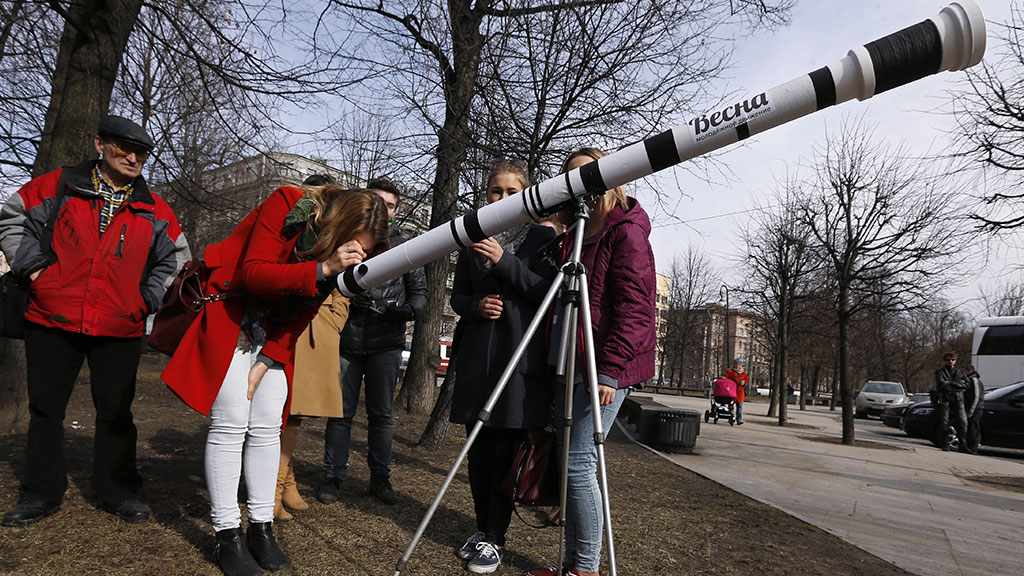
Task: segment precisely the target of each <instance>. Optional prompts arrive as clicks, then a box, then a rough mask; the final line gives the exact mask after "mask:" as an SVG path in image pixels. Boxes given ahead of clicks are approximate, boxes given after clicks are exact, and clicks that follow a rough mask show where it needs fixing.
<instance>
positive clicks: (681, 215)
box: [638, 0, 1019, 312]
mask: <svg viewBox="0 0 1024 576" xmlns="http://www.w3.org/2000/svg"><path fill="white" fill-rule="evenodd" d="M947 4H949V2H948V1H947V2H943V1H937V0H898V1H891V0H890V1H885V2H881V1H871V2H860V1H851V0H801V1H800V2H798V3H797V6H796V8H795V10H794V12H793V18H792V22H791V24H790V25H789V26H788V27H785V28H782V29H779V30H777V31H774V32H771V33H767V32H766V33H761V34H756V35H753V36H751V37H747V38H741V39H739V40H738V41H737V44H736V54H735V67H734V68H733V70H732V71H731V72H730V73H729V74H728V75H727V76H728V78H727V79H725V80H723V81H722V83H721V84H719V88H720V89H721V90H722V91H723V92H724V91H726V90H734V91H736V92H737V93H739V94H749V93H757V92H760V91H763V90H766V89H769V88H773V87H775V86H778V85H779V84H782V83H784V82H786V81H789V80H791V79H793V78H795V77H797V76H800V75H802V74H806V73H808V72H810V71H812V70H814V69H817V68H820V67H821V66H824V65H826V64H829V63H831V62H833V61H835V60H838V59H840V58H842V57H843V56H844V55H845V54H846V53H847V52H848V51H849V50H850V49H852V48H855V47H857V46H860V45H863V44H866V43H868V42H871V41H873V40H876V39H878V38H880V37H882V36H885V35H887V34H890V33H892V32H895V31H897V30H900V29H902V28H905V27H907V26H910V25H913V24H916V23H918V22H921V21H922V20H925V19H927V18H929V17H931V16H933V15H935V14H937V13H938V12H939V10H941V9H942V8H943V7H944V6H946V5H947ZM979 4H980V5H981V7H982V10H983V11H984V13H985V18H986V21H987V22H988V23H989V25H988V49H987V51H986V56H985V58H986V60H987V59H989V58H991V57H992V56H993V55H994V54H995V53H996V51H997V50H998V49H999V46H998V42H997V40H996V39H994V38H993V35H992V32H993V26H992V24H993V23H994V22H997V23H1002V22H1004V21H1006V20H1007V19H1008V16H1009V6H1008V4H1009V2H1008V0H979ZM962 77H963V73H958V72H943V73H941V74H938V75H935V76H931V77H929V78H925V79H922V80H919V81H917V82H915V83H912V84H909V85H907V86H903V87H900V88H897V89H894V90H891V91H889V92H885V93H883V94H881V95H878V96H876V97H874V98H872V99H869V100H867V101H865V102H859V101H856V100H855V101H851V102H846V103H844V104H842V105H839V106H836V107H833V108H829V109H826V110H823V111H821V112H818V113H816V114H812V115H810V116H806V117H804V118H801V119H798V120H794V121H793V122H790V123H788V124H785V125H782V126H779V127H777V128H774V129H772V130H770V131H768V132H765V133H763V134H759V135H756V136H753V137H751V138H750V139H749V140H747V141H746V144H745V146H743V147H740V148H735V149H734V150H731V151H730V152H728V153H727V154H726V155H724V156H723V160H724V161H725V162H727V163H728V165H729V167H730V169H731V171H732V176H731V177H729V178H717V179H716V180H715V182H714V183H713V184H709V183H707V182H704V181H702V180H700V179H698V178H696V177H693V176H690V175H688V174H686V173H685V171H684V170H680V169H678V168H677V169H674V170H671V172H672V173H671V174H669V175H665V176H661V177H659V178H658V181H657V183H656V186H658V187H659V189H660V192H661V193H662V194H666V195H668V196H669V197H672V198H680V200H679V201H678V204H677V205H675V206H673V207H672V209H671V211H672V212H673V214H674V217H675V218H672V217H669V216H667V214H666V211H664V210H659V209H657V208H655V209H653V210H652V212H654V214H653V218H654V220H655V222H654V224H655V231H654V233H653V235H652V243H653V245H654V250H655V257H656V259H657V262H658V270H659V272H662V273H667V272H668V270H669V268H670V266H671V261H672V258H673V256H674V255H675V254H676V253H677V252H681V251H682V250H685V248H686V246H687V245H689V244H694V245H697V246H700V247H702V248H703V249H704V250H705V251H707V252H708V253H709V254H711V255H712V257H713V260H714V262H715V264H716V266H718V267H719V268H720V269H722V270H723V271H724V272H725V274H724V277H725V280H726V282H727V283H728V284H729V285H730V286H736V285H739V284H742V282H743V278H744V273H743V271H742V266H741V265H740V264H738V263H737V262H736V260H735V255H736V254H738V253H740V252H741V248H740V241H741V239H740V237H739V228H740V226H741V224H742V220H743V219H745V218H747V217H749V210H750V209H751V207H752V206H753V205H754V201H755V199H756V198H759V197H760V198H762V199H763V198H764V196H765V195H766V194H767V193H769V192H770V190H771V186H772V184H773V182H774V181H775V180H776V179H778V178H780V177H782V176H784V175H785V174H787V171H788V172H793V171H795V170H796V169H797V166H798V165H799V164H800V163H801V162H803V163H804V164H806V163H807V162H806V161H807V159H808V157H809V156H810V154H811V151H812V148H813V146H814V144H815V143H820V141H821V138H822V136H823V135H824V134H825V132H826V127H828V128H832V129H834V128H837V127H838V126H839V125H840V124H841V122H842V121H843V119H844V118H847V117H850V116H857V115H863V118H864V120H866V121H867V122H869V123H871V124H873V125H874V127H875V133H876V135H877V136H878V137H879V138H881V139H884V140H886V141H887V142H888V143H891V144H893V145H895V144H897V143H898V142H899V141H900V140H903V141H904V142H905V144H906V145H907V147H908V148H909V151H910V153H911V154H913V155H915V156H924V155H926V154H927V153H929V152H938V151H941V150H942V149H943V148H944V147H945V146H947V145H948V144H949V142H950V141H949V138H950V137H949V136H948V135H947V133H946V131H947V130H949V129H950V128H951V127H952V126H953V121H952V118H951V117H949V115H947V114H943V111H944V110H948V103H949V96H948V93H947V92H948V91H949V90H951V89H953V88H955V87H956V85H957V83H958V81H960V80H961V78H962ZM666 128H668V127H666ZM638 190H639V189H638ZM641 200H642V201H643V202H644V204H645V206H648V205H651V204H653V203H652V202H651V201H650V198H645V197H644V195H642V196H641ZM676 219H681V220H682V221H683V222H677V221H676ZM1016 256H1017V254H1015V253H1014V254H1011V253H1010V251H1009V250H1008V249H1007V248H1005V247H1002V248H999V249H998V250H997V253H995V254H994V257H993V259H992V263H991V264H990V265H989V266H988V267H987V268H986V269H985V270H984V271H981V272H980V274H979V276H978V278H977V280H976V281H974V282H970V283H966V284H965V285H964V286H961V287H958V288H955V289H952V290H951V291H950V294H948V297H949V298H950V299H951V300H953V303H954V304H964V305H965V306H966V307H967V310H966V311H968V312H974V310H973V309H972V308H971V302H970V300H972V299H973V298H976V297H977V294H978V285H980V284H990V283H991V282H992V281H993V279H995V278H998V277H1000V275H1002V277H1005V274H1004V273H1003V269H1004V268H1005V266H1006V264H1007V262H1008V261H1010V260H1014V261H1016V260H1017V259H1016ZM1017 277H1019V276H1017Z"/></svg>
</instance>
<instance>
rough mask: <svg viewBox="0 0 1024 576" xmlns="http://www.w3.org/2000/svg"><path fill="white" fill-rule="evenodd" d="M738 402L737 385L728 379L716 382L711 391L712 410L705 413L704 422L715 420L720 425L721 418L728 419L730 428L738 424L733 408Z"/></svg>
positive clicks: (720, 379)
mask: <svg viewBox="0 0 1024 576" xmlns="http://www.w3.org/2000/svg"><path fill="white" fill-rule="evenodd" d="M735 402H736V383H735V382H733V381H732V380H730V379H728V378H719V379H718V380H715V386H714V388H712V390H711V409H710V410H705V411H704V422H707V421H708V420H711V419H712V418H714V419H715V424H718V419H719V418H728V419H729V426H732V425H734V424H735V423H736V417H735V415H734V414H733V411H732V407H733V404H734V403H735Z"/></svg>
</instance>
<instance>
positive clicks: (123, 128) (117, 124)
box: [96, 116, 155, 151]
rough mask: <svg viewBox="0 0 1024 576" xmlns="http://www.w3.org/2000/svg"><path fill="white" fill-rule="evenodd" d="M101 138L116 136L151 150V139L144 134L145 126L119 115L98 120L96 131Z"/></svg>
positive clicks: (152, 144)
mask: <svg viewBox="0 0 1024 576" xmlns="http://www.w3.org/2000/svg"><path fill="white" fill-rule="evenodd" d="M96 133H97V134H99V135H100V137H101V138H117V139H118V140H124V141H126V142H131V143H133V144H138V145H139V146H142V147H143V148H145V149H146V150H147V151H152V150H153V146H155V144H154V143H153V139H152V138H150V137H149V134H146V130H145V128H143V127H142V126H139V125H138V124H136V123H135V122H132V121H131V120H129V119H127V118H122V117H121V116H107V117H105V118H104V119H103V120H100V128H99V130H97V131H96Z"/></svg>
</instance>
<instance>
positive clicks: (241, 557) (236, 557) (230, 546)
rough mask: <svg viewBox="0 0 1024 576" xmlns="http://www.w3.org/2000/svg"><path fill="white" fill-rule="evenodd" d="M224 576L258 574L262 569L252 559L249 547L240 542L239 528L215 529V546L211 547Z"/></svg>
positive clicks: (254, 575) (250, 575) (253, 575)
mask: <svg viewBox="0 0 1024 576" xmlns="http://www.w3.org/2000/svg"><path fill="white" fill-rule="evenodd" d="M213 558H214V559H215V560H216V561H217V564H218V565H219V566H220V569H221V570H222V571H223V572H224V576H260V575H261V574H263V569H262V568H260V565H259V564H257V563H256V560H254V559H253V557H252V554H250V553H249V549H248V548H247V547H246V546H245V543H244V542H242V529H241V528H228V529H227V530H218V531H217V547H216V548H214V549H213Z"/></svg>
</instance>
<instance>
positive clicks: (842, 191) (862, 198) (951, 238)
mask: <svg viewBox="0 0 1024 576" xmlns="http://www.w3.org/2000/svg"><path fill="white" fill-rule="evenodd" d="M816 156H817V157H816V159H815V174H814V179H813V181H812V182H811V183H810V186H811V194H810V195H809V197H808V199H807V201H806V202H805V203H803V205H802V206H801V208H800V214H801V217H802V219H803V221H804V222H805V224H806V225H807V226H808V227H809V229H810V230H811V234H812V237H813V239H814V243H815V247H816V249H818V250H820V251H821V252H822V258H823V259H824V261H825V265H826V266H827V267H828V269H829V274H830V275H831V276H832V277H833V278H834V281H835V287H836V300H835V307H834V312H835V314H836V319H837V321H838V324H839V389H840V393H841V398H842V407H843V443H844V444H852V443H853V442H854V427H853V416H854V414H853V393H852V392H853V388H852V385H851V381H850V375H849V365H850V327H851V320H852V319H853V318H854V316H855V315H857V314H858V313H859V312H861V311H862V310H864V309H866V308H867V307H869V306H875V307H885V308H887V309H892V310H895V309H907V308H912V307H915V306H919V305H921V304H922V303H923V302H925V301H926V299H927V298H928V297H930V296H932V295H934V294H935V293H937V291H938V290H939V289H940V288H941V287H943V286H944V283H945V282H946V281H947V280H948V277H947V276H945V275H944V274H943V272H944V271H945V267H946V266H947V265H948V264H949V262H950V260H951V258H952V257H953V256H954V255H955V254H956V253H957V250H958V246H959V245H960V243H961V242H962V233H961V231H960V229H961V228H962V225H958V224H959V223H958V222H956V221H955V220H954V218H953V216H951V214H955V213H956V211H955V210H954V206H953V204H952V196H951V195H950V194H948V193H946V192H945V191H943V190H942V189H940V187H939V185H938V183H937V182H936V180H935V179H934V178H930V177H929V176H928V174H927V173H926V172H925V171H924V168H923V166H922V164H921V163H920V162H916V161H911V160H910V159H909V158H908V156H907V154H906V152H905V151H904V150H903V149H901V148H892V147H890V146H887V145H885V144H881V143H878V142H876V141H874V139H873V138H872V135H871V133H870V131H869V130H868V129H866V128H865V127H864V126H863V125H862V124H860V123H858V122H849V121H848V122H846V123H845V124H844V126H843V127H842V128H841V129H840V130H839V133H838V134H836V133H830V134H828V135H827V136H826V138H825V142H824V144H823V145H822V146H821V147H820V148H819V149H818V150H817V153H816Z"/></svg>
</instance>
